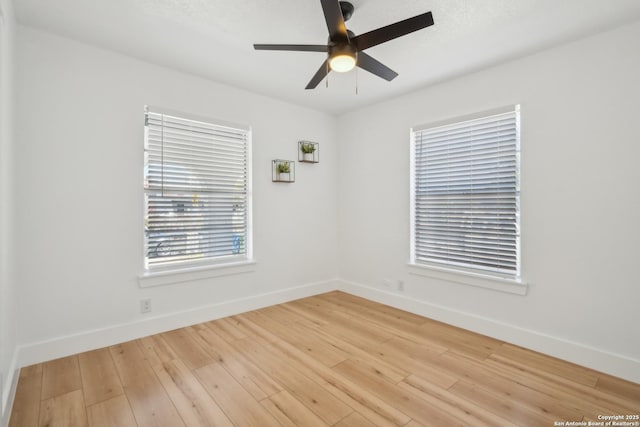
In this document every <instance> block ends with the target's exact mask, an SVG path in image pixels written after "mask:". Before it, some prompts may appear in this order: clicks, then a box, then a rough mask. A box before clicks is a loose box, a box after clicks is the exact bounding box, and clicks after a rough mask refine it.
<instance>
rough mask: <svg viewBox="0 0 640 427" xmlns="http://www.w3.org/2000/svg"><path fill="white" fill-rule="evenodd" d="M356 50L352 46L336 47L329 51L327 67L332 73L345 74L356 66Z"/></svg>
mask: <svg viewBox="0 0 640 427" xmlns="http://www.w3.org/2000/svg"><path fill="white" fill-rule="evenodd" d="M356 62H357V61H356V50H355V48H354V47H353V46H351V45H348V44H345V45H337V46H332V48H331V49H330V50H329V67H330V68H331V70H332V71H336V72H338V73H346V72H347V71H351V70H353V68H354V67H355V66H356Z"/></svg>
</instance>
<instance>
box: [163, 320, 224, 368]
mask: <svg viewBox="0 0 640 427" xmlns="http://www.w3.org/2000/svg"><path fill="white" fill-rule="evenodd" d="M162 338H163V339H164V340H165V341H166V342H167V344H169V346H171V348H172V349H173V351H174V352H175V354H176V355H177V356H178V357H179V358H180V360H182V361H183V362H184V364H185V365H187V367H188V368H189V369H197V368H200V367H202V366H205V365H208V364H210V363H213V362H214V361H215V359H214V357H212V356H211V354H210V353H208V352H207V351H205V350H204V349H203V348H202V347H201V346H200V345H198V343H197V342H196V341H195V340H194V339H193V337H191V335H190V334H189V332H188V331H187V329H186V328H183V329H176V330H175V331H169V332H165V333H163V334H162Z"/></svg>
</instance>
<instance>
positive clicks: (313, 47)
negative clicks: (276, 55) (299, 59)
mask: <svg viewBox="0 0 640 427" xmlns="http://www.w3.org/2000/svg"><path fill="white" fill-rule="evenodd" d="M253 48H254V49H255V50H295V51H300V52H327V51H328V50H329V47H328V46H327V45H323V44H254V45H253Z"/></svg>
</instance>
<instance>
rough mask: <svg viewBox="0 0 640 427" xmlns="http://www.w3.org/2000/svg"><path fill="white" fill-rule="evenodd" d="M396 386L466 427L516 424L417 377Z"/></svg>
mask: <svg viewBox="0 0 640 427" xmlns="http://www.w3.org/2000/svg"><path fill="white" fill-rule="evenodd" d="M398 386H399V387H400V388H402V389H404V390H407V391H409V392H411V393H414V394H415V395H416V396H418V397H420V398H421V399H423V400H425V401H427V402H431V403H432V404H434V405H437V406H438V407H439V408H441V409H444V410H445V411H446V412H447V413H448V414H450V415H453V416H455V417H456V418H459V419H461V420H463V421H464V422H465V423H467V425H474V426H476V425H486V426H509V427H515V426H517V424H514V423H513V422H511V421H509V420H508V419H505V418H502V417H500V416H498V415H497V414H495V413H494V412H492V411H490V410H488V409H485V408H482V407H481V406H479V405H476V404H475V403H473V402H470V401H468V400H466V399H464V398H461V397H459V396H458V395H456V394H454V393H451V392H449V391H448V390H445V389H443V388H440V387H438V386H436V385H433V384H432V383H430V382H429V381H426V380H423V379H422V378H420V377H418V376H415V375H411V376H409V377H407V378H405V379H404V380H402V382H400V383H399V384H398Z"/></svg>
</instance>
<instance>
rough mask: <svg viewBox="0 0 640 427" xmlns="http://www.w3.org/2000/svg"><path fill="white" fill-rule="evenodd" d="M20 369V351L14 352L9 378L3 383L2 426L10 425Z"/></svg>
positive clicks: (0, 424) (0, 406) (0, 410)
mask: <svg viewBox="0 0 640 427" xmlns="http://www.w3.org/2000/svg"><path fill="white" fill-rule="evenodd" d="M19 373H20V370H19V369H18V351H17V349H16V351H14V352H13V357H12V358H11V365H9V370H8V372H7V378H5V383H4V384H3V386H4V390H2V402H0V414H2V416H1V417H0V427H7V426H8V425H9V419H10V418H11V408H12V407H13V400H14V398H15V397H16V389H17V388H18V376H19Z"/></svg>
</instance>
